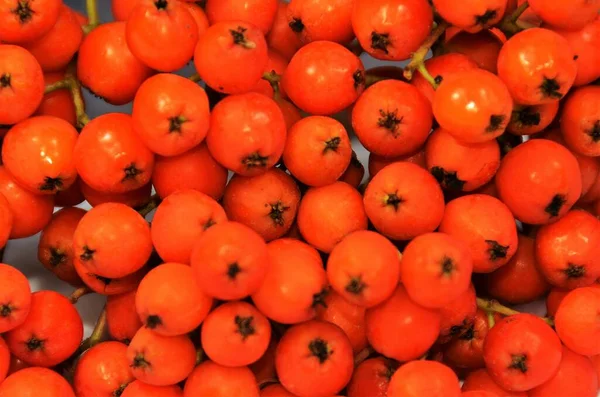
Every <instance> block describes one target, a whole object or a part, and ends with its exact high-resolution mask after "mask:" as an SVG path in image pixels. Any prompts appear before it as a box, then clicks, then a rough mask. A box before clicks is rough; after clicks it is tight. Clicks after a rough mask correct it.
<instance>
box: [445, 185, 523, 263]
mask: <svg viewBox="0 0 600 397" xmlns="http://www.w3.org/2000/svg"><path fill="white" fill-rule="evenodd" d="M440 231H441V232H443V233H448V234H449V235H451V236H453V237H455V238H457V239H459V240H461V241H463V242H465V243H466V244H467V245H468V246H469V251H470V253H471V256H472V258H473V271H475V272H476V273H489V272H491V271H494V270H496V269H498V268H500V267H502V266H504V265H505V264H506V263H507V262H508V261H509V260H510V258H512V257H513V255H514V254H515V252H516V250H517V246H518V238H517V227H516V224H515V220H514V218H513V216H512V214H511V212H510V210H509V209H508V207H507V206H506V205H504V204H503V203H502V202H501V201H500V200H498V199H496V198H494V197H491V196H488V195H484V194H472V195H468V196H463V197H460V198H457V199H455V200H452V201H451V202H449V203H448V204H447V206H446V211H445V212H444V218H443V219H442V223H441V224H440Z"/></svg>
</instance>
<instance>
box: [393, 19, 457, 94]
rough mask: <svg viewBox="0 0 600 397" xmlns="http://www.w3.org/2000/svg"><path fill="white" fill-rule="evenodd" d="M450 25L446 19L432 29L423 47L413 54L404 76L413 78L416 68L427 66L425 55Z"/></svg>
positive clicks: (408, 78)
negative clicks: (425, 64)
mask: <svg viewBox="0 0 600 397" xmlns="http://www.w3.org/2000/svg"><path fill="white" fill-rule="evenodd" d="M449 26H450V25H449V24H448V22H446V21H442V22H440V23H439V24H438V25H437V26H436V27H435V29H433V30H432V31H431V34H430V35H429V37H428V38H427V40H425V42H424V43H423V44H421V47H419V49H418V50H417V51H416V52H415V53H414V54H413V55H412V57H411V59H410V62H409V63H408V65H406V67H405V68H404V77H406V79H407V80H411V79H412V77H413V73H414V72H415V70H419V71H420V70H421V69H422V68H424V67H425V66H424V63H425V57H427V54H428V53H429V50H430V49H431V47H432V46H433V45H434V44H435V43H436V42H437V41H438V40H439V39H440V37H442V35H443V34H444V32H445V31H446V29H447V28H448V27H449ZM428 81H429V80H428ZM430 83H431V82H430ZM433 83H434V84H435V81H433ZM436 86H437V85H434V88H436Z"/></svg>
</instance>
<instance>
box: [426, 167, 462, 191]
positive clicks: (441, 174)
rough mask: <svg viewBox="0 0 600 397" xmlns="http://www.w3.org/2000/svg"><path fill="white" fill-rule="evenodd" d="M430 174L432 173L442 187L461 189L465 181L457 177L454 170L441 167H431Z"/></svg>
mask: <svg viewBox="0 0 600 397" xmlns="http://www.w3.org/2000/svg"><path fill="white" fill-rule="evenodd" d="M431 175H433V177H434V178H435V179H436V180H437V181H438V182H439V184H440V185H441V186H442V187H443V188H445V189H449V190H457V191H462V190H463V188H464V186H465V183H466V182H465V181H463V180H461V179H459V178H458V174H457V172H456V171H446V170H445V169H443V168H442V167H432V168H431Z"/></svg>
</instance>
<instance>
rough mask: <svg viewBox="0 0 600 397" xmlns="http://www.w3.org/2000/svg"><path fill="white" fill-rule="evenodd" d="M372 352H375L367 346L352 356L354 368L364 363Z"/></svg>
mask: <svg viewBox="0 0 600 397" xmlns="http://www.w3.org/2000/svg"><path fill="white" fill-rule="evenodd" d="M374 352H375V350H373V348H372V347H370V346H367V347H365V348H364V349H363V350H361V351H359V352H358V353H357V354H356V356H354V366H357V365H359V364H360V363H362V362H363V361H365V360H366V359H367V358H369V356H370V355H371V354H373V353H374Z"/></svg>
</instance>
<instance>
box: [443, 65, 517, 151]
mask: <svg viewBox="0 0 600 397" xmlns="http://www.w3.org/2000/svg"><path fill="white" fill-rule="evenodd" d="M512 109H513V103H512V98H511V96H510V93H509V91H508V89H507V87H506V86H505V85H504V83H503V82H502V80H500V79H499V78H498V77H497V76H495V75H494V74H492V73H490V72H488V71H486V70H483V69H476V70H470V71H462V72H456V73H454V74H452V76H451V77H449V78H447V79H445V80H444V82H443V84H441V85H440V87H439V88H438V90H437V91H436V92H435V95H434V97H433V115H434V116H435V119H436V120H437V121H438V123H439V124H440V126H441V127H442V128H443V129H445V130H447V131H448V132H449V133H450V134H452V135H453V136H454V137H455V138H456V139H458V140H461V141H463V142H468V143H478V142H486V141H490V140H492V139H494V138H496V137H498V136H500V135H501V134H502V133H503V132H504V130H505V129H506V125H507V124H508V121H509V120H510V116H511V113H512Z"/></svg>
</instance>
